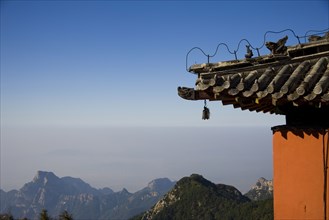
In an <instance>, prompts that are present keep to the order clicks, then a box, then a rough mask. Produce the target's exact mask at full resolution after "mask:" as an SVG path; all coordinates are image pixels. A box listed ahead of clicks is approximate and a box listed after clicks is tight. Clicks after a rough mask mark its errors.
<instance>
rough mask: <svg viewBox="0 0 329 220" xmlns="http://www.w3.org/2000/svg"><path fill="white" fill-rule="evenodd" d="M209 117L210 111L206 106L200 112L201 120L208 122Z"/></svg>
mask: <svg viewBox="0 0 329 220" xmlns="http://www.w3.org/2000/svg"><path fill="white" fill-rule="evenodd" d="M209 117H210V111H209V108H207V107H206V106H205V107H203V111H202V120H208V119H209Z"/></svg>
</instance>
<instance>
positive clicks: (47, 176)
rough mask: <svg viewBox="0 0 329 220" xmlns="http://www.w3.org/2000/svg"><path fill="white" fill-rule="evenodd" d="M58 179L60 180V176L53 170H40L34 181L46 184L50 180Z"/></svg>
mask: <svg viewBox="0 0 329 220" xmlns="http://www.w3.org/2000/svg"><path fill="white" fill-rule="evenodd" d="M57 180H59V178H58V177H57V176H56V175H55V174H54V173H53V172H46V171H38V172H37V174H36V175H35V176H34V178H33V181H32V182H33V183H39V184H43V185H45V184H47V182H49V181H57Z"/></svg>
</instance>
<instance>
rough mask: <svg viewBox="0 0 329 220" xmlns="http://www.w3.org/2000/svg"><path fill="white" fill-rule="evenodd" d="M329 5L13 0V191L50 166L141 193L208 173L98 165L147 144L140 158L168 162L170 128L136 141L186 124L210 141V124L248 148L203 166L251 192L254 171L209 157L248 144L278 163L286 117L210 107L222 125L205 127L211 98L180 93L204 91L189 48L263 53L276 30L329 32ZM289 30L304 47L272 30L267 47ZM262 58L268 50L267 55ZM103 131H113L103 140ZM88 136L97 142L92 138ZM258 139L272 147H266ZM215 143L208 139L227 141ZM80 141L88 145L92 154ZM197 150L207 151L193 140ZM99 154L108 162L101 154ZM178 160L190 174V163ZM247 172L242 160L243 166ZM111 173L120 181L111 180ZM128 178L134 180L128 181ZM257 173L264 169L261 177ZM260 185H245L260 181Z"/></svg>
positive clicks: (4, 145)
mask: <svg viewBox="0 0 329 220" xmlns="http://www.w3.org/2000/svg"><path fill="white" fill-rule="evenodd" d="M328 8H329V4H328V1H1V188H5V189H11V188H18V187H20V186H21V185H22V184H23V183H24V182H26V181H28V180H30V179H31V178H32V176H33V175H34V174H35V173H36V170H38V169H40V170H45V169H47V170H49V171H54V172H55V173H56V174H58V175H59V176H65V175H70V176H78V177H81V178H82V179H85V180H88V181H89V182H90V183H91V184H92V185H95V186H98V187H102V186H110V187H111V186H113V187H114V188H115V187H117V188H119V187H120V186H122V187H127V188H128V190H129V189H131V190H132V191H133V190H135V189H136V188H138V187H141V186H143V184H144V185H145V184H146V183H147V181H150V180H151V178H153V177H154V178H156V177H164V176H167V177H169V178H174V179H178V178H180V177H182V176H184V175H190V174H191V173H189V172H193V170H196V171H198V169H199V168H200V166H198V164H196V163H193V161H190V162H189V163H188V164H189V167H190V169H182V170H180V169H169V168H168V169H167V172H164V171H161V170H165V169H164V168H161V167H159V168H158V169H156V168H155V167H154V164H151V163H149V162H148V160H146V159H143V158H144V157H141V155H139V154H136V159H138V157H139V158H140V166H141V167H143V172H144V174H142V173H143V172H142V171H141V172H140V173H138V172H137V171H136V170H135V169H133V168H132V166H134V165H133V164H131V163H129V158H130V157H128V158H124V156H122V160H120V161H117V163H115V162H112V163H108V165H104V163H100V162H99V163H97V161H103V160H104V161H106V160H105V158H103V159H100V158H99V157H100V156H102V155H101V154H102V152H103V151H106V152H107V150H108V149H112V150H116V149H120V151H122V154H123V155H124V153H127V154H129V152H132V149H131V148H134V147H137V146H140V145H142V143H144V145H143V147H139V148H141V150H140V152H142V153H143V155H144V154H145V155H147V156H148V157H150V158H152V157H155V158H157V157H156V156H155V155H158V153H157V152H162V149H163V148H165V149H166V146H165V145H164V144H163V140H166V139H169V140H174V139H176V140H177V141H178V142H179V140H180V139H179V138H178V137H176V136H177V135H176V134H175V133H172V132H168V130H166V128H163V129H164V130H163V132H159V134H157V135H154V136H155V137H157V138H158V139H157V140H154V141H145V142H138V139H137V140H133V139H132V138H131V137H130V136H132V135H133V134H134V133H138V132H140V136H141V137H143V138H147V137H149V138H150V136H151V134H149V131H150V130H147V127H175V129H176V130H175V129H174V128H173V129H174V130H175V131H177V132H178V133H180V134H182V135H181V136H184V134H185V129H183V128H182V127H188V128H191V127H193V128H194V129H198V134H199V135H200V137H195V136H194V137H193V138H194V139H198V138H202V137H203V136H204V135H205V136H207V135H208V134H209V130H208V129H209V128H208V127H219V128H218V131H221V129H223V128H227V127H236V128H237V130H236V132H232V136H230V134H229V133H225V138H226V139H227V138H228V139H227V140H226V142H225V143H226V144H227V145H230V144H231V145H234V146H235V145H236V146H240V147H237V148H235V149H234V148H233V149H230V148H226V147H224V148H223V147H218V148H212V149H211V150H207V149H204V153H205V155H207V156H205V157H204V159H203V160H201V161H200V164H203V166H205V167H207V164H209V170H208V169H204V170H203V169H201V170H200V171H203V172H204V173H200V174H204V175H205V177H207V175H208V176H209V177H210V178H211V180H214V181H219V180H220V181H224V182H225V181H227V182H229V183H231V184H235V183H237V184H238V185H239V184H240V183H239V181H238V180H237V179H239V178H237V176H239V175H242V173H243V172H242V171H239V172H237V173H235V174H234V176H232V175H231V176H230V177H229V175H228V173H229V172H230V171H231V172H232V169H234V168H230V169H229V168H228V169H227V170H226V171H225V172H224V171H222V173H221V172H219V171H218V172H217V171H216V166H217V167H218V166H226V165H227V164H226V163H225V162H218V160H217V163H218V164H211V163H210V162H209V161H212V162H213V163H215V162H214V161H216V159H215V158H212V159H211V157H212V155H214V154H217V155H231V154H232V153H233V152H236V151H237V150H238V149H240V150H241V149H242V148H241V146H242V145H243V146H244V147H245V148H248V147H249V148H250V150H249V151H248V152H249V154H250V155H249V154H247V155H248V156H250V157H249V158H248V157H246V160H250V158H252V160H253V161H254V162H255V164H257V163H260V162H259V160H262V159H260V157H263V156H264V157H266V158H271V144H272V143H271V131H270V128H271V127H272V126H275V125H280V124H283V123H284V117H282V116H276V115H270V114H263V113H255V112H248V111H241V110H240V109H234V108H233V107H232V106H222V105H221V104H220V103H218V102H210V103H208V106H209V107H210V110H211V120H209V121H202V120H201V112H202V109H203V102H201V101H200V102H191V101H186V100H183V99H181V98H179V97H178V95H177V87H178V86H187V87H193V85H194V82H195V80H196V78H195V75H193V74H190V73H188V72H186V70H185V58H186V54H187V52H188V51H189V50H190V49H191V48H193V47H195V46H198V47H201V48H202V49H203V50H204V51H205V52H206V53H208V54H212V53H213V52H214V51H215V49H216V46H217V45H218V44H219V43H221V42H224V43H226V44H227V45H228V46H229V48H230V49H231V50H232V51H233V50H235V49H236V48H237V44H238V42H239V41H240V40H241V39H243V38H246V39H248V40H249V42H250V43H251V44H252V45H256V46H261V45H262V44H263V40H264V38H263V36H264V33H265V32H266V31H281V30H284V29H287V28H290V29H293V30H294V31H295V33H296V34H297V35H298V36H302V35H304V34H305V33H306V32H307V31H309V30H323V29H326V28H328V27H329V21H328V20H329V15H328V14H329V13H328ZM286 34H287V35H288V36H289V41H288V44H297V43H298V42H297V40H296V39H294V38H293V36H292V35H291V33H289V32H285V33H281V34H277V35H274V34H269V35H267V37H268V38H267V40H273V41H275V40H277V39H278V38H281V37H282V36H284V35H286ZM242 47H244V46H243V45H242ZM244 53H245V51H240V52H239V53H238V58H243V56H244V55H243V54H244ZM261 53H262V54H267V53H268V51H266V49H265V48H264V49H263V50H261ZM254 54H256V53H255V52H254ZM231 59H234V56H233V55H231V54H229V53H228V52H227V51H225V50H224V49H223V48H222V47H221V48H220V50H219V53H218V55H216V56H215V57H214V58H212V59H211V61H213V62H218V61H222V60H231ZM203 62H206V58H205V57H203V56H202V55H201V54H200V53H198V52H197V51H193V52H192V53H191V54H190V56H189V63H188V64H189V65H191V64H193V63H203ZM141 127H143V128H144V129H146V130H143V129H141ZM240 127H244V128H245V129H244V130H243V129H242V128H241V129H242V130H241V129H240ZM258 127H263V129H264V130H265V131H264V132H265V134H264V136H262V137H259V129H258ZM115 128H118V129H117V130H118V131H120V132H121V133H120V134H125V133H126V135H125V136H123V137H122V139H124V141H125V143H124V144H123V143H121V142H120V140H121V141H122V139H116V138H114V140H113V141H112V139H111V141H109V140H108V139H107V137H108V136H111V133H112V129H115ZM119 128H120V129H119ZM125 128H127V129H128V130H129V132H126V130H125ZM81 129H82V130H83V131H81ZM99 129H101V130H102V129H104V131H109V132H110V133H106V132H101V130H99ZM151 130H152V129H151ZM63 131H65V132H63ZM79 131H81V133H79ZM96 131H97V132H96ZM233 131H234V130H233ZM237 131H239V132H241V133H237ZM247 131H248V132H247ZM244 133H248V134H249V135H248V136H247V137H245V139H244V140H243V142H242V141H241V140H239V139H238V140H237V138H236V137H237V136H243V135H244ZM87 134H89V135H87ZM98 134H102V135H103V136H101V137H99V138H96V137H98V136H97V135H98ZM160 134H162V136H161V135H160ZM193 134H194V135H195V133H193ZM217 135H218V136H216V135H215V136H216V137H217V138H218V139H221V138H224V137H223V134H222V132H217ZM181 136H179V137H181ZM47 137H48V139H47ZM88 137H89V138H90V140H89V139H88V140H89V142H88V141H87V140H86V141H82V142H81V140H84V138H88ZM184 137H185V138H188V137H186V136H184ZM229 137H231V138H229ZM256 138H261V139H262V140H260V141H261V143H266V146H262V145H263V144H260V143H257V142H256V143H255V139H256ZM130 139H132V140H131V142H129V140H130ZM151 139H152V140H153V139H154V137H151V138H150V140H151ZM191 139H192V136H191ZM22 140H26V141H22ZM91 140H92V141H91ZM207 141H209V140H207ZM212 141H213V142H207V143H208V144H210V143H213V144H216V142H214V140H212ZM262 141H263V142H262ZM65 143H66V144H65ZM67 143H72V145H70V146H67V145H68V144H67ZM86 143H89V145H88V144H86ZM73 145H74V146H73ZM75 145H79V146H81V148H83V149H86V150H85V151H82V153H81V152H80V151H79V146H75ZM155 145H156V146H155ZM171 145H172V146H173V145H174V144H173V143H172V144H171ZM190 145H191V146H192V147H198V145H193V142H191V143H190ZM254 145H257V146H254ZM64 146H67V147H64ZM120 146H121V147H120ZM176 147H177V148H179V147H180V145H177V146H176ZM181 147H182V146H181ZM199 147H200V149H203V147H204V146H199ZM66 148H67V149H68V151H65V150H64V149H66ZM183 148H184V147H183ZM262 148H265V149H267V151H266V152H267V154H266V155H259V157H258V156H255V155H256V154H257V152H258V151H259V150H260V149H262ZM88 149H89V150H88ZM150 149H153V150H150ZM154 149H158V151H157V150H154ZM174 149H175V148H174ZM200 149H199V150H200ZM252 149H253V150H252ZM170 150H173V149H172V148H168V152H167V151H166V152H167V153H168V155H169V153H170ZM98 151H99V152H100V154H99V155H98V154H94V152H98ZM49 152H57V154H56V155H58V154H62V155H66V154H67V153H68V152H69V154H70V155H71V156H72V157H74V160H73V161H75V163H76V164H79V166H74V165H73V164H71V163H70V162H69V161H61V162H58V161H60V159H58V158H56V160H55V159H54V158H55V157H56V155H55V154H54V155H52V154H51V153H49ZM65 152H66V153H65ZM78 152H80V154H79V153H78ZM92 152H93V155H94V157H93V158H89V160H90V161H92V162H95V164H93V165H90V164H89V165H88V166H87V165H85V164H84V163H83V162H81V161H80V160H79V158H80V159H81V158H84V156H86V155H89V154H91V153H92ZM163 154H164V153H163ZM264 154H265V153H264ZM46 155H47V156H48V157H49V158H53V160H52V159H50V160H49V161H52V163H50V162H49V163H48V162H47V160H40V161H39V162H38V161H34V160H35V158H39V157H44V156H46ZM164 155H165V154H164ZM198 155H200V152H198V150H196V153H195V154H192V155H191V157H192V158H194V157H195V158H196V160H199V159H200V158H199V159H197V158H198ZM24 157H28V158H29V160H33V162H26V161H24V163H23V162H17V163H15V166H13V165H12V164H11V163H12V161H15V160H16V159H15V158H21V160H24ZM182 157H183V156H182ZM209 157H210V158H209ZM32 158H33V159H32ZM56 161H57V162H56ZM142 161H144V162H143V163H142ZM242 161H244V160H242ZM263 162H264V161H263ZM171 163H172V164H173V165H177V167H179V157H177V158H176V159H175V160H173V161H171ZM102 164H103V165H102ZM105 164H107V163H105ZM241 165H243V163H242V162H241V163H238V165H237V167H240V166H241ZM22 166H24V168H23V167H22ZM130 166H131V170H129V167H130ZM165 166H166V165H163V167H165ZM264 166H265V167H268V169H267V170H266V171H264V174H262V175H264V176H266V177H268V178H271V159H269V160H267V162H266V165H264ZM65 167H72V169H71V170H69V171H68V169H65ZM74 167H75V168H74ZM91 167H95V168H93V169H95V170H97V168H98V169H99V171H98V172H96V171H94V170H93V169H91ZM120 167H126V168H127V169H126V170H120ZM147 167H149V170H148V169H146V168H147ZM168 167H170V166H168ZM251 167H252V166H250V169H251ZM89 168H90V169H91V170H90V169H89ZM136 169H138V167H137V168H136ZM84 170H85V171H86V172H83V171H84ZM141 170H142V169H141ZM110 171H111V172H112V171H113V173H116V174H113V175H111V178H110V177H108V178H106V177H104V176H106V174H107V173H110ZM120 171H122V172H120ZM120 173H121V174H120ZM122 173H125V175H126V176H127V177H126V178H123V177H122ZM145 173H149V175H145ZM224 173H226V174H225V175H224ZM76 174H77V175H76ZM129 174H130V175H129ZM157 174H159V175H158V176H157ZM250 175H251V174H250ZM257 175H261V172H256V171H255V173H254V176H257ZM138 176H139V177H140V178H138ZM223 176H225V178H222V177H223ZM254 176H252V178H254ZM259 177H260V176H259ZM233 179H235V181H233ZM248 181H249V182H248ZM248 181H247V182H248V183H245V185H248V184H250V183H251V182H252V180H248ZM128 182H130V183H129V184H128ZM133 183H136V184H133ZM114 185H115V186H114ZM240 185H241V187H245V185H243V184H240ZM129 187H130V188H129Z"/></svg>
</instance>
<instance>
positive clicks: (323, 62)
mask: <svg viewBox="0 0 329 220" xmlns="http://www.w3.org/2000/svg"><path fill="white" fill-rule="evenodd" d="M178 95H179V96H180V97H182V98H184V99H187V100H205V99H208V100H211V101H215V100H217V101H222V103H223V104H224V105H233V106H234V107H235V108H241V109H242V110H250V111H257V112H264V113H266V112H269V113H276V114H285V112H283V111H282V109H287V107H299V108H300V107H302V106H306V107H311V108H321V107H323V106H329V52H321V53H318V54H314V55H310V56H304V57H303V58H297V59H289V60H284V61H281V62H278V63H276V64H275V65H265V66H264V65H262V66H261V67H259V66H258V67H257V68H249V67H244V68H238V69H232V70H227V71H224V72H223V71H219V72H217V71H216V72H208V73H204V74H200V75H199V78H198V79H197V82H196V88H195V89H194V88H186V87H179V88H178Z"/></svg>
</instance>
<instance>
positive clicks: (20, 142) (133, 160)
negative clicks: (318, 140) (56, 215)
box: [1, 127, 272, 192]
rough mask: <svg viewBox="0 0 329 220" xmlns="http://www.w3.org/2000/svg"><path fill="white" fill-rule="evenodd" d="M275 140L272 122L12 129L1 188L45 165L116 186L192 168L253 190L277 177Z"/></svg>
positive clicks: (16, 184) (176, 175)
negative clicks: (259, 181)
mask: <svg viewBox="0 0 329 220" xmlns="http://www.w3.org/2000/svg"><path fill="white" fill-rule="evenodd" d="M17 134H19V136H20V138H19V139H17V138H16V137H17ZM271 138H272V131H271V128H270V127H140V128H136V127H121V128H119V127H110V128H104V127H103V128H68V127H67V128H52V129H49V128H48V129H47V130H45V129H42V128H36V127H35V128H34V129H29V130H26V129H17V128H16V129H14V128H7V129H5V130H4V131H2V144H4V146H6V148H5V149H3V150H2V154H5V155H6V157H5V158H2V160H1V163H2V172H1V188H2V189H3V190H6V191H8V190H10V189H19V188H21V187H22V186H23V184H24V183H26V182H29V181H31V180H32V179H33V176H34V175H35V174H36V172H37V171H38V170H42V171H51V172H54V173H55V174H56V175H57V176H59V177H63V176H72V177H78V178H81V179H83V180H84V181H85V182H87V183H89V184H90V185H91V186H93V187H95V188H103V187H110V188H111V189H113V190H115V191H119V190H121V189H122V188H126V189H128V191H130V192H134V191H136V190H139V189H141V188H142V187H145V186H146V185H147V183H148V182H150V181H151V180H153V179H156V178H163V177H167V178H169V179H171V180H176V181H177V180H179V179H180V178H182V177H184V176H189V175H191V174H192V173H197V174H201V175H203V176H204V177H205V178H207V179H209V180H211V181H213V182H214V183H224V184H229V185H233V186H235V187H237V188H238V189H239V190H241V191H246V190H247V189H249V188H250V186H251V185H252V184H254V183H255V182H256V180H257V179H258V178H260V177H265V178H267V179H271V178H272V141H271ZM35 155H37V156H35ZM14 161H25V163H24V162H23V165H22V166H17V163H16V162H14ZM13 162H14V164H11V163H13ZM40 164H41V165H40Z"/></svg>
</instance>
